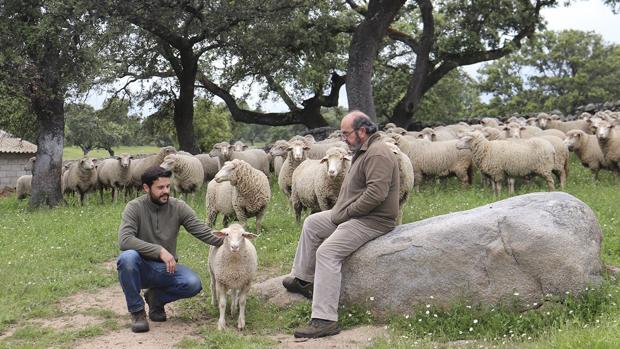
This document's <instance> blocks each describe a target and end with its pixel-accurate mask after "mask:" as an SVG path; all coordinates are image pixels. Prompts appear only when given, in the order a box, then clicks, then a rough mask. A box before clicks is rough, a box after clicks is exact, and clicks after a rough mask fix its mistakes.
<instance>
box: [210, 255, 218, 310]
mask: <svg viewBox="0 0 620 349" xmlns="http://www.w3.org/2000/svg"><path fill="white" fill-rule="evenodd" d="M211 252H212V253H215V251H213V250H212V251H211ZM209 276H210V278H209V279H210V280H211V305H215V300H216V299H217V288H216V285H215V274H214V273H213V269H211V266H209Z"/></svg>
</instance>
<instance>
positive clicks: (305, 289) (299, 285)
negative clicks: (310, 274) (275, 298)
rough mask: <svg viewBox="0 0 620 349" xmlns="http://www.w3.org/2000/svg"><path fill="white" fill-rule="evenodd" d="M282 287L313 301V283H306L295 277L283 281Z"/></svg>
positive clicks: (288, 277)
mask: <svg viewBox="0 0 620 349" xmlns="http://www.w3.org/2000/svg"><path fill="white" fill-rule="evenodd" d="M282 286H284V288H286V290H287V291H289V292H292V293H299V294H301V295H302V296H304V297H306V298H308V299H310V300H312V290H313V289H314V285H313V284H312V283H311V282H306V281H303V280H300V279H298V278H296V277H293V276H287V277H285V278H284V279H283V280H282Z"/></svg>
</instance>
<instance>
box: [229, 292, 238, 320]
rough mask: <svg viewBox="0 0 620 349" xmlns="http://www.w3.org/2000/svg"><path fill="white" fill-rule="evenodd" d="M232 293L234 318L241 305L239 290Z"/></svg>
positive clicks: (231, 311)
mask: <svg viewBox="0 0 620 349" xmlns="http://www.w3.org/2000/svg"><path fill="white" fill-rule="evenodd" d="M230 293H231V294H230V297H231V302H230V315H231V316H232V315H235V311H237V305H239V290H231V292H230Z"/></svg>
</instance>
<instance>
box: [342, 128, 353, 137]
mask: <svg viewBox="0 0 620 349" xmlns="http://www.w3.org/2000/svg"><path fill="white" fill-rule="evenodd" d="M355 131H357V129H353V130H351V131H340V133H342V138H348V137H349V136H350V135H351V134H352V133H353V132H355Z"/></svg>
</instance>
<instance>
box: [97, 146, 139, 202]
mask: <svg viewBox="0 0 620 349" xmlns="http://www.w3.org/2000/svg"><path fill="white" fill-rule="evenodd" d="M132 159H133V156H131V155H129V154H121V155H120V156H115V157H113V158H110V159H104V160H101V161H99V163H98V164H97V178H98V181H99V196H100V198H101V202H102V203H103V190H104V189H107V188H110V189H112V201H113V202H114V203H116V201H117V198H118V191H119V190H124V191H125V199H127V190H128V189H129V187H130V186H131V185H132V179H131V169H130V166H131V160H132Z"/></svg>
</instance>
